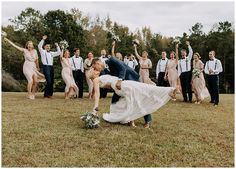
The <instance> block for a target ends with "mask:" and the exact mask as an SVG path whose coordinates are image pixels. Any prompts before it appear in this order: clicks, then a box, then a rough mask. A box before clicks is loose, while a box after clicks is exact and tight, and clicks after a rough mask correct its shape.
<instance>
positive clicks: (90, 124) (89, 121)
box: [80, 112, 100, 129]
mask: <svg viewBox="0 0 236 169" xmlns="http://www.w3.org/2000/svg"><path fill="white" fill-rule="evenodd" d="M80 119H81V120H83V121H84V124H85V128H87V129H93V128H98V127H99V123H100V120H99V117H98V116H97V115H95V114H94V113H93V112H87V113H85V114H83V115H82V116H81V117H80Z"/></svg>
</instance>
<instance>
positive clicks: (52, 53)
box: [51, 43, 63, 57]
mask: <svg viewBox="0 0 236 169" xmlns="http://www.w3.org/2000/svg"><path fill="white" fill-rule="evenodd" d="M55 45H56V47H57V51H56V52H51V55H52V57H56V56H60V55H61V53H63V52H61V49H60V47H59V45H58V43H55Z"/></svg>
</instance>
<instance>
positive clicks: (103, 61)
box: [99, 55, 109, 69]
mask: <svg viewBox="0 0 236 169" xmlns="http://www.w3.org/2000/svg"><path fill="white" fill-rule="evenodd" d="M99 59H100V60H101V61H102V63H104V64H105V68H106V69H109V67H108V65H107V64H106V60H108V58H107V57H106V56H104V55H102V56H100V57H99Z"/></svg>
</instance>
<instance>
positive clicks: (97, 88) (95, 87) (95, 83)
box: [93, 78, 100, 113]
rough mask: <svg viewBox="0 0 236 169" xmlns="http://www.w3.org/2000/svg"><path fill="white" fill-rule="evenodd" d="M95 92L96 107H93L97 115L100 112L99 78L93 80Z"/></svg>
mask: <svg viewBox="0 0 236 169" xmlns="http://www.w3.org/2000/svg"><path fill="white" fill-rule="evenodd" d="M93 90H94V107H93V112H95V113H96V112H97V111H98V106H99V98H100V90H99V79H98V78H95V79H93Z"/></svg>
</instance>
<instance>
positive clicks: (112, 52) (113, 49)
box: [111, 41, 116, 56]
mask: <svg viewBox="0 0 236 169" xmlns="http://www.w3.org/2000/svg"><path fill="white" fill-rule="evenodd" d="M115 46H116V42H115V41H113V42H112V49H111V55H112V56H115Z"/></svg>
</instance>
